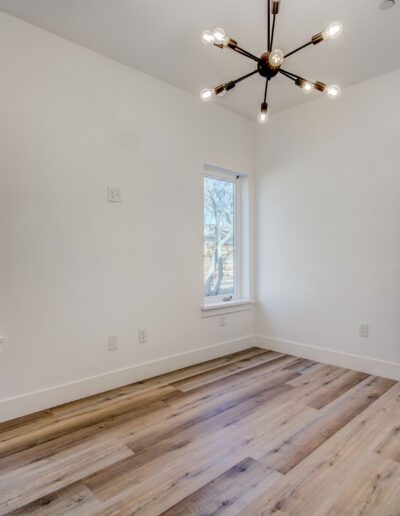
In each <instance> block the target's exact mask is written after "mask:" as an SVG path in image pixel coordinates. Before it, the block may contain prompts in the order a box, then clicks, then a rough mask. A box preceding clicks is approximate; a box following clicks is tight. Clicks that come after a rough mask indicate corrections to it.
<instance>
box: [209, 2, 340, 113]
mask: <svg viewBox="0 0 400 516" xmlns="http://www.w3.org/2000/svg"><path fill="white" fill-rule="evenodd" d="M280 1H281V0H267V2H268V50H267V52H264V53H263V54H262V55H261V57H257V56H255V55H253V54H251V53H250V52H248V51H247V50H244V49H243V48H241V47H239V45H238V43H237V41H235V40H234V39H232V38H230V37H229V36H227V35H226V33H225V31H224V30H223V29H221V28H219V27H218V28H216V29H214V30H213V31H210V30H204V31H203V32H202V34H201V40H202V42H203V43H204V44H205V45H211V44H214V46H216V47H218V48H221V49H223V48H226V47H227V48H230V49H231V50H233V51H234V52H237V53H238V54H241V55H242V56H245V57H247V58H248V59H251V60H253V61H255V62H256V63H257V68H256V69H255V70H254V71H252V72H250V73H248V74H246V75H244V76H243V77H239V78H238V79H235V80H233V81H229V82H227V83H225V84H220V85H219V86H216V87H215V88H212V89H204V90H201V92H200V98H201V100H202V101H204V102H208V101H210V100H211V99H212V98H213V97H214V95H218V96H219V97H222V96H224V95H225V94H226V92H228V91H230V90H232V89H233V88H234V87H235V86H236V84H238V83H239V82H241V81H244V80H245V79H248V78H249V77H251V76H252V75H254V74H256V73H258V74H260V75H261V77H264V78H265V91H264V101H263V103H262V104H261V109H260V112H259V113H258V117H257V119H258V121H259V122H260V123H264V122H266V121H267V120H268V103H267V95H268V84H269V81H270V80H271V79H273V78H274V77H275V76H276V75H277V74H278V73H280V74H282V75H283V76H284V77H287V78H288V79H290V80H291V81H293V82H294V83H295V85H296V86H299V87H300V88H301V89H302V90H303V92H304V93H305V94H309V93H311V92H312V91H313V90H317V91H320V92H322V93H326V95H327V96H328V97H329V98H330V99H335V98H337V97H338V96H339V95H340V91H341V90H340V87H339V86H337V85H336V84H332V85H330V86H328V85H327V84H325V83H323V82H320V81H317V82H311V81H309V80H307V79H304V77H301V76H300V75H296V74H294V73H292V72H289V71H287V70H284V69H283V68H282V64H283V62H284V60H285V59H287V58H288V57H290V56H292V55H293V54H296V52H299V51H300V50H303V49H304V48H306V47H308V46H309V45H318V43H321V41H324V40H327V39H336V38H338V37H339V36H340V35H341V33H342V31H343V27H342V24H341V23H340V22H333V23H331V24H330V25H329V26H328V27H327V28H326V29H325V30H324V31H322V32H319V33H318V34H315V36H313V37H312V38H311V40H310V41H309V42H308V43H305V44H304V45H301V46H300V47H298V48H296V49H295V50H292V51H291V52H289V53H288V54H286V55H285V54H284V53H283V52H282V50H280V49H278V48H273V44H274V34H275V23H276V16H277V15H278V14H279V7H280ZM271 15H272V16H271ZM271 18H272V19H271Z"/></svg>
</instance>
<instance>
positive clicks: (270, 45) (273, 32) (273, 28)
mask: <svg viewBox="0 0 400 516" xmlns="http://www.w3.org/2000/svg"><path fill="white" fill-rule="evenodd" d="M275 21H276V14H274V15H273V17H272V32H271V40H270V42H269V47H268V50H270V51H271V50H272V45H273V44H274V35H275Z"/></svg>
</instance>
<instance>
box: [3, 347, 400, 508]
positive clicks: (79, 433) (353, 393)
mask: <svg viewBox="0 0 400 516" xmlns="http://www.w3.org/2000/svg"><path fill="white" fill-rule="evenodd" d="M399 428H400V383H398V382H394V381H392V380H387V379H384V378H377V377H366V375H364V374H363V373H358V372H355V371H350V370H347V369H344V368H339V367H335V366H330V365H324V364H319V363H316V362H313V361H310V360H307V359H302V358H297V357H292V356H288V355H282V356H279V354H275V353H274V352H268V351H265V350H261V349H257V348H252V349H250V350H247V351H244V352H240V353H234V354H232V355H229V356H227V357H221V358H218V359H214V360H211V361H208V362H206V363H204V364H198V365H195V366H191V367H188V368H184V369H181V370H178V371H173V372H171V373H167V374H165V375H160V376H158V377H156V378H150V379H148V380H144V381H142V382H138V383H136V384H131V385H128V386H125V387H121V388H119V389H114V390H112V391H109V392H106V393H102V394H99V395H96V396H91V397H90V398H86V399H84V400H79V401H76V402H72V403H69V404H65V405H62V406H60V407H54V408H52V409H49V410H47V411H43V412H41V413H37V414H33V415H31V416H25V417H23V418H19V419H18V420H14V421H11V422H7V423H2V424H0V455H1V454H2V455H3V458H0V514H9V513H10V512H12V511H15V514H18V515H22V514H44V515H46V514H51V515H53V514H60V515H61V514H62V515H64V516H66V515H72V516H76V515H84V516H95V515H96V516H99V515H101V516H107V515H113V516H117V515H118V516H120V515H123V516H125V515H128V514H129V515H130V514H142V515H145V516H156V515H157V514H161V513H163V512H166V514H177V515H178V516H179V514H188V515H194V514H196V515H200V514H202V515H205V514H224V515H227V514H243V515H246V516H247V515H253V514H254V515H259V514H269V515H272V514H273V515H274V516H278V515H282V516H283V515H285V516H316V515H321V516H338V515H339V514H340V516H342V515H345V516H353V515H356V514H358V515H361V514H363V515H369V516H389V515H390V516H395V515H396V516H400V512H399V507H400V506H399V503H400V494H399V493H400V490H399V488H398V486H399V482H400V480H399V470H400V460H399V459H400V455H399V446H400V443H399V434H400V430H399Z"/></svg>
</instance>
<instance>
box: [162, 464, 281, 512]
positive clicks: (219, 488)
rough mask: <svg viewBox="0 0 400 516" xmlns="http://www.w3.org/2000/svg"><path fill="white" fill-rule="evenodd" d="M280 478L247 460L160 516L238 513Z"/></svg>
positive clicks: (277, 474)
mask: <svg viewBox="0 0 400 516" xmlns="http://www.w3.org/2000/svg"><path fill="white" fill-rule="evenodd" d="M280 477H281V475H280V474H279V473H277V472H276V471H273V470H271V469H269V468H267V467H265V466H264V465H262V464H260V463H259V462H257V461H255V460H254V459H252V458H250V457H247V458H246V459H244V460H243V461H241V462H239V464H236V465H235V466H233V467H232V468H230V469H229V470H228V471H226V472H225V473H223V474H222V475H220V476H219V477H217V478H216V479H214V480H212V481H211V482H209V483H208V484H206V485H205V486H203V487H202V488H200V489H199V490H197V491H195V492H194V493H192V494H190V495H189V496H187V497H186V498H184V499H183V500H181V501H180V502H178V503H177V504H175V505H174V506H173V507H171V508H170V509H168V510H167V511H165V512H164V513H163V516H200V515H202V514H218V515H221V516H222V515H224V516H228V515H229V516H233V515H236V514H241V513H242V511H243V509H244V508H245V507H246V506H247V505H248V504H249V503H250V502H251V501H252V500H253V499H254V498H256V497H257V496H258V495H259V493H260V492H263V491H265V490H266V489H268V488H269V487H270V486H272V485H273V484H274V483H275V482H276V481H277V480H279V478H280Z"/></svg>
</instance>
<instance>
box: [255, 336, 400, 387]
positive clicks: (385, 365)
mask: <svg viewBox="0 0 400 516" xmlns="http://www.w3.org/2000/svg"><path fill="white" fill-rule="evenodd" d="M256 345H257V346H259V347H260V348H264V349H270V350H272V351H278V352H280V353H287V354H289V355H294V356H298V357H301V358H308V359H310V360H315V361H317V362H322V363H326V364H331V365H335V366H339V367H345V368H347V369H354V370H355V371H360V372H363V373H368V374H373V375H377V376H383V377H385V378H391V379H393V380H400V364H399V363H396V362H388V361H386V360H380V359H377V358H371V357H363V356H360V355H353V354H351V353H344V352H342V351H335V350H333V349H325V348H320V347H318V346H310V345H309V344H301V343H299V342H292V341H289V340H281V339H276V338H273V337H263V336H261V335H258V336H257V337H256Z"/></svg>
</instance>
